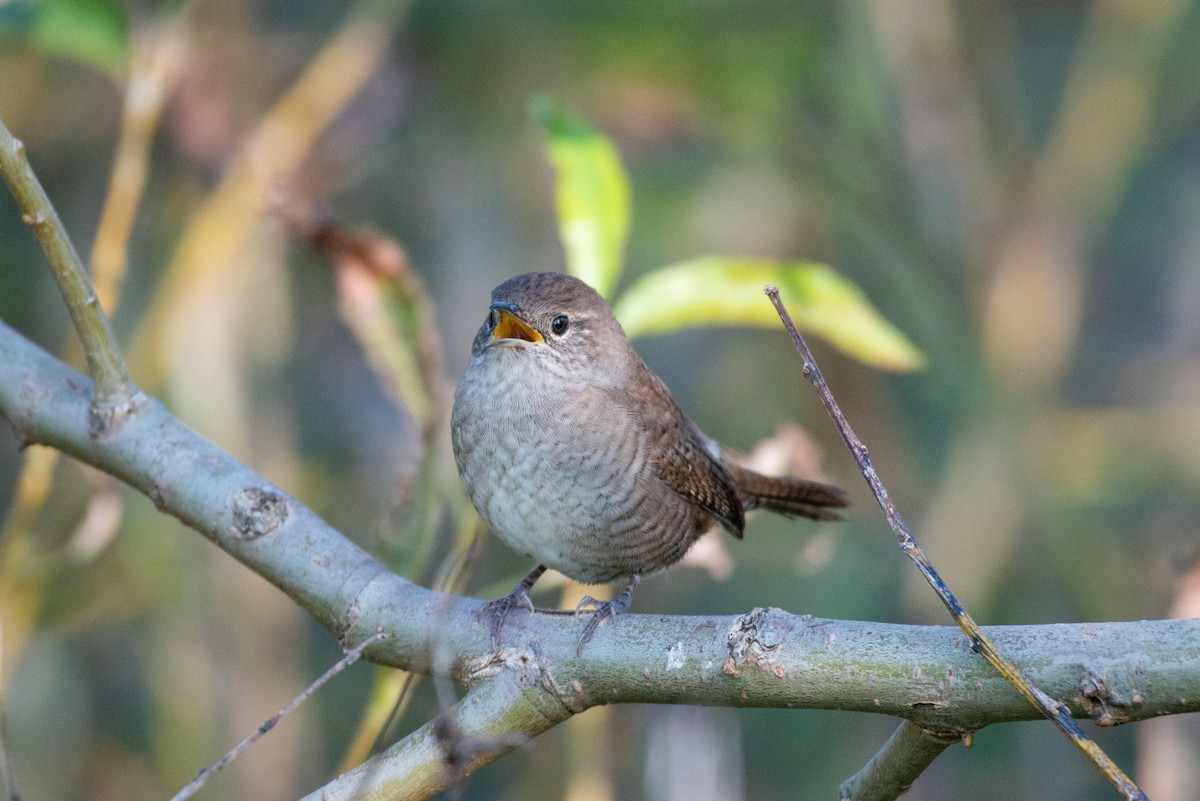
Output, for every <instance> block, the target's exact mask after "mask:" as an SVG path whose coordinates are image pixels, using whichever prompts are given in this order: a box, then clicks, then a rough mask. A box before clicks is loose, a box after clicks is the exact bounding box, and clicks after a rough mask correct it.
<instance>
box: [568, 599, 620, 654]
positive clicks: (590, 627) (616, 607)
mask: <svg viewBox="0 0 1200 801" xmlns="http://www.w3.org/2000/svg"><path fill="white" fill-rule="evenodd" d="M589 607H590V609H591V612H592V617H591V619H590V620H588V622H587V625H586V626H584V627H583V634H581V635H579V643H578V644H577V645H576V646H575V656H579V655H580V653H581V652H582V651H583V646H585V645H587V644H588V642H589V641H590V640H591V639H592V635H593V634H595V633H596V629H598V628H600V626H601V625H602V624H603V623H604V622H605V621H606V620H609V619H612V618H615V617H616V616H617V615H619V614H622V613H623V612H628V611H629V600H627V599H626V598H625V596H624V595H621V596H619V597H618V598H616V599H615V600H612V601H597V600H596V599H595V598H593V597H592V596H590V595H585V596H584V597H583V599H582V600H580V602H579V603H578V604H577V605H576V606H575V614H577V615H579V614H583V613H584V612H586V611H588V610H589Z"/></svg>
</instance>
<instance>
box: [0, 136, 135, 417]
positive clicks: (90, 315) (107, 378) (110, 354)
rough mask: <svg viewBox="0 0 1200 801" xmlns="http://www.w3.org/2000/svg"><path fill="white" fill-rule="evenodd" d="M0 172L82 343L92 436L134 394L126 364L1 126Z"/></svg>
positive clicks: (19, 149)
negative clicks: (93, 388)
mask: <svg viewBox="0 0 1200 801" xmlns="http://www.w3.org/2000/svg"><path fill="white" fill-rule="evenodd" d="M0 172H2V173H3V174H4V180H5V181H6V182H7V183H8V188H9V190H10V191H11V192H12V194H13V197H14V198H16V200H17V205H18V207H20V209H21V216H22V219H24V220H25V223H26V224H27V225H28V226H29V227H30V229H32V231H33V233H34V236H36V237H37V240H38V244H40V245H41V246H42V251H43V252H44V253H45V254H46V260H47V261H48V262H49V264H50V272H51V273H52V274H53V275H54V280H55V282H56V283H57V284H58V290H59V292H60V293H61V294H62V296H63V300H64V301H65V302H66V304H67V311H68V312H70V315H71V322H72V323H73V324H74V326H75V331H76V333H78V334H79V339H80V341H81V342H82V343H83V354H84V357H85V359H86V360H87V366H88V373H89V374H90V375H91V377H92V380H93V381H94V382H95V384H96V391H95V395H94V397H93V399H92V409H91V419H92V420H93V433H95V434H100V433H103V432H105V431H106V430H107V425H106V422H105V421H106V420H107V419H108V418H109V416H110V415H111V414H112V413H113V412H114V410H116V409H117V408H118V407H122V406H126V405H128V404H130V403H131V402H132V401H133V400H134V398H135V395H136V393H137V389H136V388H135V387H134V385H133V383H132V382H131V381H130V380H129V374H128V372H127V371H126V369H125V359H124V358H123V357H122V355H121V351H120V349H119V348H118V347H117V340H116V337H115V336H114V335H113V332H112V327H111V326H110V325H109V322H108V318H107V317H106V316H105V315H104V310H103V309H101V308H100V304H99V302H98V300H97V297H96V292H95V290H94V289H92V283H91V281H90V280H89V279H88V274H87V270H86V269H85V268H84V266H83V262H82V261H81V260H80V258H79V253H78V252H76V250H75V245H74V244H72V242H71V239H70V237H68V236H67V231H66V229H65V228H64V227H63V224H62V220H60V219H59V217H58V212H56V211H55V210H54V206H53V205H52V204H51V203H50V198H49V197H47V196H46V191H45V190H44V189H42V185H41V183H40V182H39V181H38V179H37V176H35V175H34V174H33V170H32V169H30V167H29V161H28V159H27V158H26V155H25V145H24V144H22V143H21V142H20V140H18V139H16V138H15V137H14V136H13V135H12V134H11V133H10V132H9V130H8V128H7V127H6V126H5V125H4V123H3V122H0Z"/></svg>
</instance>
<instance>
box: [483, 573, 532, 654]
mask: <svg viewBox="0 0 1200 801" xmlns="http://www.w3.org/2000/svg"><path fill="white" fill-rule="evenodd" d="M545 572H546V568H545V567H543V566H542V565H538V567H537V569H536V570H534V571H533V572H532V573H530V574H529V575H528V576H526V577H525V578H523V579H521V581H520V583H519V584H517V586H515V587H513V588H512V592H510V593H509V594H508V595H505V596H504V597H503V598H497V599H496V600H494V601H488V602H487V603H485V604H484V605H483V606H482V607H480V609H479V612H478V613H477V614H476V615H475V620H476V622H479V623H482V622H483V621H487V624H488V629H489V630H490V631H491V634H492V647H493V648H495V649H497V650H499V649H500V629H502V628H503V627H504V620H505V618H507V617H508V613H509V612H511V611H512V610H513V609H515V608H521V609H528V610H529V614H531V615H532V614H533V601H532V600H531V599H530V597H529V590H530V589H531V588H532V587H533V585H534V583H536V582H537V580H538V579H539V578H541V576H542V574H543V573H545Z"/></svg>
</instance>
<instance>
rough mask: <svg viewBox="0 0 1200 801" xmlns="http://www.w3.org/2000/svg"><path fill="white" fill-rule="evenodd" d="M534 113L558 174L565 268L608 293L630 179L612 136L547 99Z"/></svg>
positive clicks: (622, 236)
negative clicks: (622, 164) (609, 138)
mask: <svg viewBox="0 0 1200 801" xmlns="http://www.w3.org/2000/svg"><path fill="white" fill-rule="evenodd" d="M533 113H534V116H535V117H536V118H537V120H538V121H539V122H540V123H541V125H542V128H543V129H544V130H545V132H546V147H547V151H548V153H549V156H550V162H551V163H552V164H553V165H554V170H555V174H556V178H557V181H556V183H557V186H556V188H555V198H556V201H557V205H558V229H559V235H560V236H561V237H562V242H563V249H564V250H565V251H566V260H567V270H568V272H570V273H571V274H572V275H575V276H577V277H579V278H582V279H583V280H584V281H586V282H587V283H589V284H591V285H592V286H593V287H594V288H595V289H596V291H597V292H599V293H600V294H601V295H604V296H606V297H607V296H608V295H609V294H610V293H611V292H612V289H613V287H614V286H615V285H616V282H617V277H618V276H619V275H620V273H621V267H622V266H623V263H624V257H625V240H626V238H627V237H628V235H629V215H630V210H629V205H630V200H629V179H628V178H627V176H626V175H625V169H624V168H623V167H622V166H621V158H620V156H618V155H617V149H616V148H615V147H613V144H612V142H610V141H609V140H608V139H607V138H605V137H604V136H602V135H601V134H599V133H597V132H596V131H595V130H593V129H592V128H590V127H589V126H588V125H587V124H586V123H584V122H582V121H581V120H578V119H575V118H574V117H571V116H569V115H567V114H565V113H564V112H563V111H561V110H560V109H558V108H556V107H555V106H554V105H553V104H552V103H550V102H549V101H546V100H539V101H536V102H535V103H534V106H533Z"/></svg>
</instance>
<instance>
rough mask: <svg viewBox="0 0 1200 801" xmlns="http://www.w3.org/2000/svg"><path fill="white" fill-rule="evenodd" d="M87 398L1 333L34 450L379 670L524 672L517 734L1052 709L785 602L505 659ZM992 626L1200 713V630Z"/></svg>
mask: <svg viewBox="0 0 1200 801" xmlns="http://www.w3.org/2000/svg"><path fill="white" fill-rule="evenodd" d="M90 402H91V382H90V381H89V380H88V379H87V378H85V377H84V376H82V375H80V374H78V373H77V372H75V371H74V370H72V369H70V368H69V367H67V366H66V365H64V364H62V363H61V362H59V361H58V360H57V359H55V358H54V357H53V356H50V355H49V354H47V353H46V352H44V351H42V350H41V349H40V348H38V347H37V346H35V345H33V344H32V343H30V342H28V341H27V340H25V339H24V338H23V337H21V336H20V335H19V334H17V333H16V332H14V331H13V330H12V329H10V328H8V327H7V326H5V325H4V324H3V323H0V415H3V416H4V417H6V418H7V419H8V420H9V421H10V422H11V424H12V426H13V428H14V430H15V431H16V433H17V435H18V436H19V437H20V438H21V439H22V441H23V442H26V443H38V444H44V445H50V446H53V447H56V448H58V449H60V450H62V451H64V452H66V453H68V454H70V455H72V456H74V457H76V458H78V459H80V460H82V461H84V462H87V463H88V464H91V465H94V466H95V467H98V468H99V469H101V470H104V471H105V472H108V473H111V474H112V475H114V476H117V477H119V478H121V479H122V480H124V481H125V482H127V483H128V484H130V485H131V486H133V487H134V488H136V489H138V490H139V491H141V492H142V493H144V494H145V495H147V496H148V497H149V498H151V499H152V500H153V501H154V503H155V504H156V505H157V506H158V507H159V509H161V510H162V511H163V512H165V513H168V514H171V515H173V516H175V517H177V518H179V519H180V520H182V521H183V522H184V523H186V524H187V525H189V526H191V527H193V528H195V529H196V530H197V531H199V532H201V533H202V534H204V535H205V536H206V537H208V538H209V539H211V540H212V541H213V542H214V543H216V544H217V545H218V546H220V547H221V548H222V549H224V550H225V551H227V552H228V553H229V554H230V555H231V556H233V557H235V558H236V559H238V560H240V561H241V562H243V563H244V564H246V565H247V566H248V567H250V568H251V569H252V570H254V571H255V572H257V573H259V574H260V575H262V576H264V577H265V578H267V579H268V580H270V581H272V582H273V583H275V584H276V585H277V586H278V587H280V589H282V590H283V591H284V592H286V593H287V594H288V595H289V596H291V597H292V598H293V599H295V600H296V602H297V603H299V604H300V605H301V606H302V607H303V608H305V609H306V610H308V611H309V612H310V613H311V614H312V615H313V616H314V617H315V618H316V619H317V620H318V621H320V622H321V623H322V624H324V625H325V626H327V627H328V628H329V629H330V630H331V631H333V632H334V633H335V634H336V635H337V636H339V637H340V638H342V639H343V640H345V641H347V642H360V641H362V640H363V639H365V638H366V637H368V636H370V635H371V634H374V633H375V632H376V631H377V630H383V631H385V632H386V633H387V634H388V635H389V639H387V640H385V641H383V642H380V643H378V644H376V645H374V646H372V647H371V648H370V649H369V651H368V653H367V657H368V658H369V659H372V660H374V661H376V662H380V663H384V664H389V665H395V666H398V667H403V668H406V669H410V670H417V671H423V672H431V670H432V663H433V655H435V654H436V655H438V659H437V661H438V664H439V665H444V668H442V669H439V671H438V672H439V673H442V674H444V675H450V676H453V677H454V678H455V679H456V680H457V681H459V682H461V683H463V684H465V685H467V686H468V687H476V686H481V685H482V684H485V683H486V684H491V683H493V682H497V681H498V682H500V684H497V685H496V686H503V683H504V682H505V681H508V680H509V679H506V678H505V677H510V678H511V677H516V678H517V679H518V683H519V684H520V686H521V687H522V692H523V693H524V695H523V701H522V703H523V704H527V705H529V708H531V709H542V710H557V712H556V713H554V714H548V713H546V712H543V713H542V714H541V715H540V716H539V715H510V716H507V717H504V720H506V721H508V722H509V723H510V724H512V726H513V729H512V730H511V731H508V732H506V733H505V736H506V737H508V738H516V739H517V740H520V739H524V738H528V737H531V736H534V735H535V734H537V733H539V732H540V731H543V730H544V729H545V728H548V727H549V726H550V725H553V722H554V721H557V720H559V719H562V718H565V717H567V716H569V715H570V714H571V713H575V712H580V711H583V710H585V709H587V708H589V707H591V706H595V705H597V704H606V703H622V702H649V703H691V704H710V705H723V706H756V707H789V708H823V709H840V710H854V711H865V712H881V713H884V714H889V715H895V716H898V717H901V718H904V719H906V720H910V721H912V722H913V723H915V724H917V725H919V726H921V727H922V728H925V729H929V730H935V731H940V732H947V733H950V732H962V733H964V734H965V733H967V732H969V731H973V730H975V729H978V728H980V727H982V726H986V725H988V724H989V723H996V722H1000V721H1013V720H1030V719H1035V718H1038V717H1039V714H1038V712H1037V710H1035V709H1034V708H1033V707H1031V706H1030V705H1028V704H1027V703H1026V702H1025V701H1024V699H1022V698H1021V696H1020V695H1018V694H1017V692H1016V691H1015V690H1014V689H1013V688H1012V687H1011V686H1010V685H1009V684H1008V682H1006V681H1005V680H1004V679H1003V678H1002V677H1001V676H999V675H998V674H996V673H995V672H994V671H993V670H992V669H991V668H990V667H988V665H986V664H985V663H984V662H983V661H982V660H980V659H979V658H978V657H977V656H976V655H975V654H974V653H973V652H972V651H971V649H970V647H969V644H968V641H967V638H966V637H965V636H963V634H962V633H961V632H960V631H958V629H956V628H952V627H944V626H937V627H934V626H901V625H889V624H881V623H863V622H854V621H834V620H821V619H817V618H812V617H808V616H797V615H791V614H788V613H786V612H783V611H781V610H777V609H756V610H753V611H751V612H748V613H746V614H744V615H738V616H732V617H673V616H662V615H624V616H622V617H621V618H620V619H619V620H617V621H615V622H614V623H612V624H609V625H605V626H604V627H602V628H601V629H600V630H599V631H598V632H597V634H596V637H595V639H593V640H592V642H591V643H589V645H588V646H587V648H585V649H584V652H583V656H582V658H579V657H577V656H576V654H575V646H576V643H577V641H578V639H579V626H580V620H579V619H578V618H576V617H574V616H572V615H565V614H548V613H538V614H535V615H530V616H526V615H515V616H514V617H513V618H512V619H511V620H510V621H508V623H507V625H506V628H505V647H504V648H502V649H501V651H500V652H499V653H494V652H493V649H492V647H491V644H490V636H489V634H488V632H487V631H486V630H485V629H479V628H478V627H476V625H475V615H476V613H477V612H478V610H479V608H480V603H479V602H478V601H475V600H472V599H469V598H461V597H457V596H450V595H445V594H441V593H435V592H432V591H430V590H427V589H424V588H421V587H417V586H415V585H413V584H411V583H410V582H407V581H405V580H404V579H402V578H400V577H399V576H396V575H394V574H392V573H390V572H388V571H387V570H386V569H385V568H384V567H383V566H382V565H380V564H379V563H378V562H377V561H375V560H374V559H373V558H372V557H371V556H370V555H368V554H367V553H365V552H364V551H362V550H361V549H359V548H358V547H357V546H355V545H354V544H353V543H351V542H350V541H349V540H347V539H346V538H345V537H343V536H342V535H341V534H339V533H338V532H337V531H335V530H333V529H332V528H330V527H329V526H328V525H327V524H326V523H325V522H324V521H322V520H321V519H320V518H318V517H317V516H316V515H315V514H314V513H313V512H311V511H310V510H308V509H307V508H305V507H304V506H303V505H301V504H300V503H298V502H297V501H296V500H294V499H293V498H291V497H289V496H288V495H287V494H285V493H284V492H283V491H282V490H280V489H279V488H277V487H275V486H273V485H271V484H270V483H268V482H267V481H266V480H265V479H263V478H262V477H260V476H259V475H257V474H256V473H254V472H253V471H251V470H249V469H248V468H247V467H245V466H244V465H242V464H240V463H238V462H237V461H236V460H234V459H233V458H232V457H230V456H229V455H228V454H226V453H224V452H223V451H221V450H220V449H219V448H217V447H215V446H214V445H213V444H212V443H210V442H208V441H207V440H205V439H204V438H202V437H200V436H199V435H197V434H196V433H195V432H193V431H191V430H190V429H188V428H187V427H185V426H184V425H183V424H182V423H180V422H179V421H178V420H177V419H176V418H175V417H173V416H172V415H171V414H169V413H168V412H167V411H166V409H164V408H163V406H162V405H161V404H159V403H158V402H156V401H153V400H148V401H147V402H146V403H144V404H143V405H142V406H140V407H139V408H138V409H137V410H136V412H135V413H134V414H133V415H132V416H131V417H130V418H129V419H128V421H127V422H126V423H125V425H124V426H123V427H122V428H121V429H120V430H119V431H115V432H113V434H112V436H111V437H109V438H108V439H107V440H105V441H99V440H97V439H96V438H94V437H92V436H90V434H89V432H88V430H87V425H86V418H87V415H86V411H87V409H88V407H89V404H90ZM987 632H988V635H989V636H990V637H992V638H993V639H994V640H995V641H996V642H997V644H999V645H1000V646H1001V647H1002V648H1004V650H1005V653H1007V654H1009V656H1010V658H1012V659H1013V661H1014V662H1016V663H1017V664H1020V665H1021V667H1022V669H1023V670H1024V671H1025V672H1026V673H1027V675H1029V677H1030V678H1031V679H1032V680H1033V681H1035V682H1036V683H1037V685H1038V686H1040V687H1042V688H1044V689H1045V690H1046V691H1047V692H1049V693H1052V694H1053V695H1054V696H1055V697H1056V698H1061V699H1063V700H1064V701H1065V703H1066V704H1067V705H1068V707H1069V708H1070V711H1071V713H1072V714H1073V715H1076V716H1079V717H1091V718H1093V719H1096V720H1097V721H1099V722H1101V723H1104V724H1114V723H1121V722H1125V721H1130V720H1138V719H1142V718H1146V717H1152V716H1156V715H1163V714H1172V713H1179V712H1194V711H1200V691H1198V688H1200V620H1167V621H1150V622H1146V621H1141V622H1131V623H1094V624H1091V623H1089V624H1073V625H1065V624H1064V625H1054V626H1005V627H989V628H988V629H987ZM472 695H474V693H471V694H469V695H468V697H471V696H472ZM478 697H479V698H486V695H481V696H478ZM472 703H475V702H472ZM480 703H482V701H480ZM497 703H498V702H497ZM489 708H491V709H493V710H495V709H499V708H501V707H498V706H493V707H489ZM471 709H472V707H471V705H470V704H465V705H464V706H463V707H462V709H461V710H460V713H459V716H458V717H457V718H456V721H457V725H458V727H459V729H461V730H462V731H464V732H467V733H468V734H467V735H466V736H465V739H466V740H467V741H469V740H471V739H472V738H474V737H475V735H474V734H471V732H474V731H476V730H478V729H479V727H480V726H482V725H483V723H482V722H481V721H482V720H483V718H480V719H478V720H470V719H468V718H469V717H470V715H472V714H475V713H474V712H471V711H470V710H471ZM489 714H490V713H489ZM547 720H548V721H550V722H547ZM495 736H496V735H495V732H494V730H492V729H489V734H488V735H487V742H483V743H482V744H481V743H475V744H474V746H472V745H470V743H466V742H463V743H460V744H459V746H458V747H459V749H460V751H461V750H462V749H466V750H468V751H470V750H471V749H472V748H474V747H475V746H478V747H479V753H480V754H483V755H484V756H480V757H478V759H472V760H468V761H466V762H464V763H463V764H462V766H461V768H462V769H463V770H469V769H471V768H472V767H474V766H476V765H477V764H480V762H479V760H480V759H484V758H485V757H486V758H493V757H494V756H496V755H498V754H499V753H502V752H503V751H504V750H505V749H504V748H500V747H495V748H486V747H483V746H486V745H487V744H488V742H491V740H492V739H495ZM503 742H505V743H507V742H510V740H504V741H503ZM413 745H414V743H413V742H410V743H409V744H408V746H405V748H402V749H401V751H402V752H403V751H405V750H406V749H410V748H411V747H412V746H413ZM398 748H400V747H399V746H398ZM472 753H474V752H472ZM397 758H403V759H411V758H412V754H411V753H409V754H407V755H404V756H402V757H397ZM421 759H424V757H421ZM404 764H407V763H404ZM378 767H379V766H378V765H376V766H375V768H378ZM395 770H396V771H400V770H401V769H400V768H396V769H395Z"/></svg>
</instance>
